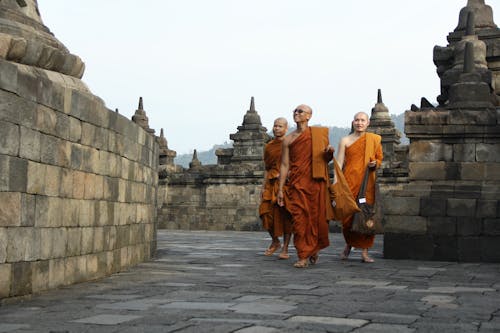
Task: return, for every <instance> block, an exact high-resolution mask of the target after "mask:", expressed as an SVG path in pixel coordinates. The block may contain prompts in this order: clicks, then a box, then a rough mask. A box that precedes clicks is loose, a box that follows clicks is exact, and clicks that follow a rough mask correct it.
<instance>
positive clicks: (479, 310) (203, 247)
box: [0, 230, 500, 333]
mask: <svg viewBox="0 0 500 333" xmlns="http://www.w3.org/2000/svg"><path fill="white" fill-rule="evenodd" d="M330 239H331V241H332V246H330V247H329V248H327V249H325V250H324V251H322V252H321V254H320V259H319V263H318V264H317V265H315V266H310V267H309V268H306V269H297V268H294V267H293V266H292V263H293V262H294V260H295V259H296V257H295V251H294V249H293V247H292V249H291V252H292V254H293V255H292V257H291V259H290V260H278V259H277V256H276V255H275V256H273V257H265V256H263V255H262V253H263V251H264V249H265V248H266V247H267V246H268V245H269V244H268V243H269V237H268V236H267V235H266V234H265V233H264V232H210V231H170V230H160V231H159V234H158V256H157V259H156V260H154V261H151V262H148V263H143V264H140V265H138V266H136V267H135V268H133V269H131V270H129V271H127V272H123V273H120V274H115V275H113V276H111V277H109V278H105V279H102V280H99V281H95V282H90V283H83V284H79V285H73V286H69V287H67V288H62V289H58V290H54V291H48V292H45V293H43V294H41V295H37V296H33V297H31V299H27V300H26V299H25V300H22V299H16V300H6V301H4V302H3V303H2V305H1V306H0V332H23V333H27V332H53V333H62V332H71V333H73V332H124V333H131V332H196V333H204V332H217V333H221V332H222V333H223V332H238V333H256V332H259V333H270V332H384V333H391V332H440V333H444V332H500V264H481V263H474V264H466V263H463V264H459V263H450V262H425V261H409V260H385V259H383V258H382V251H381V249H382V237H377V241H376V244H375V246H374V249H373V251H371V254H372V255H373V257H374V258H375V259H376V262H375V263H373V264H364V263H361V262H360V252H359V251H354V252H353V253H352V254H351V257H350V259H349V260H348V261H341V260H340V259H339V253H340V251H341V249H342V247H343V240H342V236H341V235H340V234H331V237H330Z"/></svg>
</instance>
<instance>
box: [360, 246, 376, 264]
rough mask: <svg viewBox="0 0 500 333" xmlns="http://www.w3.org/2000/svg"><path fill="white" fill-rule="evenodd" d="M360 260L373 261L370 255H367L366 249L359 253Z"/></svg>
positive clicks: (364, 261)
mask: <svg viewBox="0 0 500 333" xmlns="http://www.w3.org/2000/svg"><path fill="white" fill-rule="evenodd" d="M361 262H363V263H372V262H375V260H373V259H372V258H370V256H368V250H367V249H363V252H362V253H361Z"/></svg>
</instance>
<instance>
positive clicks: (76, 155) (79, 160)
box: [70, 143, 83, 170]
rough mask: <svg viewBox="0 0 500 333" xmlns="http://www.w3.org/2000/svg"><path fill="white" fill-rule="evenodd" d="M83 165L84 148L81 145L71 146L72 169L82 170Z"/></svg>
mask: <svg viewBox="0 0 500 333" xmlns="http://www.w3.org/2000/svg"><path fill="white" fill-rule="evenodd" d="M82 165H83V146H81V145H80V144H75V143H73V144H71V163H70V166H71V169H74V170H80V169H82Z"/></svg>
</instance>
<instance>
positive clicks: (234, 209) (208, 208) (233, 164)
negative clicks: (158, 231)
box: [158, 97, 269, 230]
mask: <svg viewBox="0 0 500 333" xmlns="http://www.w3.org/2000/svg"><path fill="white" fill-rule="evenodd" d="M266 131H267V130H266V128H265V127H263V126H262V124H261V121H260V116H259V115H258V113H257V111H255V105H254V99H253V97H252V99H251V102H250V109H249V110H248V111H247V112H246V114H245V115H244V117H243V123H242V125H241V126H238V131H237V132H236V133H234V134H231V135H230V138H231V139H232V140H233V142H234V148H227V149H220V150H218V151H217V152H216V154H217V157H218V162H217V164H216V165H202V164H201V163H200V161H199V160H198V159H197V155H196V151H195V152H194V154H193V160H192V162H191V163H190V167H189V169H183V168H181V167H180V166H174V165H173V158H165V159H164V160H165V161H166V163H165V164H162V165H160V184H159V193H160V195H159V200H160V201H159V214H158V215H159V216H158V225H159V227H160V228H165V229H184V230H261V221H260V218H259V204H260V190H261V187H262V180H263V177H264V162H263V154H264V146H265V143H266V142H267V140H268V139H269V136H268V135H267V134H266ZM160 138H162V136H160ZM160 141H163V142H164V143H163V144H160V152H162V153H161V156H168V155H173V154H172V152H171V151H169V150H168V147H167V145H166V141H165V140H160ZM160 160H163V158H161V157H160Z"/></svg>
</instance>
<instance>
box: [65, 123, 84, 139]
mask: <svg viewBox="0 0 500 333" xmlns="http://www.w3.org/2000/svg"><path fill="white" fill-rule="evenodd" d="M68 119H69V140H70V141H72V142H78V143H81V139H82V123H81V121H80V120H79V119H77V118H73V117H69V118H68Z"/></svg>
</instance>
